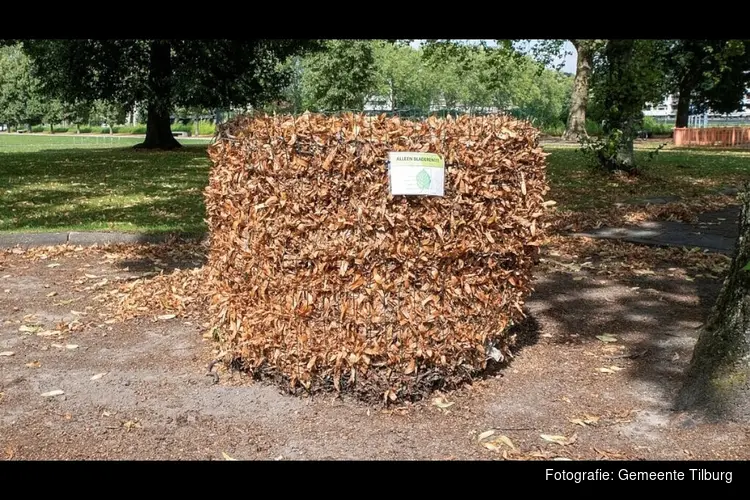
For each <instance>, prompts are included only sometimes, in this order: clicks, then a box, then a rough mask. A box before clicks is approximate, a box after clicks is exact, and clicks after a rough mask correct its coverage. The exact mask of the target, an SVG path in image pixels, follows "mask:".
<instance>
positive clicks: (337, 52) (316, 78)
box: [304, 40, 376, 111]
mask: <svg viewBox="0 0 750 500" xmlns="http://www.w3.org/2000/svg"><path fill="white" fill-rule="evenodd" d="M373 46H374V42H373V41H371V40H327V41H325V42H324V43H323V49H322V50H320V51H318V52H316V53H315V54H312V55H311V56H309V57H308V58H307V61H306V64H305V73H304V86H305V90H306V92H307V94H308V96H309V97H308V99H309V102H311V103H314V105H315V107H316V108H317V109H321V110H325V111H344V110H354V111H362V110H363V109H364V106H365V102H366V101H367V99H368V97H370V96H371V95H372V94H373V92H374V91H375V86H376V72H375V55H374V48H373Z"/></svg>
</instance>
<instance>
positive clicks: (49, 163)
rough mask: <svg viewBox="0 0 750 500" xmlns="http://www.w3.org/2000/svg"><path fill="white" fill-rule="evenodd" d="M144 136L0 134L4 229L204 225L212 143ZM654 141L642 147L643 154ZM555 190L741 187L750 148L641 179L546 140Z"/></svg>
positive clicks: (573, 196) (615, 193) (670, 165)
mask: <svg viewBox="0 0 750 500" xmlns="http://www.w3.org/2000/svg"><path fill="white" fill-rule="evenodd" d="M141 141H142V139H141V138H130V137H116V136H115V137H77V136H38V135H35V136H24V135H14V134H0V232H8V231H61V230H118V231H151V232H163V231H184V232H196V231H203V230H204V229H205V224H204V221H203V218H204V208H203V195H202V190H203V188H204V186H205V185H206V183H207V179H208V167H209V161H208V157H207V155H206V151H205V148H206V144H207V143H208V142H209V141H208V140H186V141H183V144H184V145H186V147H185V148H183V149H182V150H180V151H176V152H150V151H136V150H134V149H132V148H131V146H132V145H134V144H136V143H138V142H141ZM654 147H655V145H652V144H648V146H643V145H639V149H638V152H637V155H638V157H639V159H641V160H646V157H647V155H648V151H649V150H652V149H653V148H654ZM545 149H546V150H547V151H548V152H549V153H550V156H549V157H548V161H549V179H550V184H551V186H552V190H551V192H550V193H549V195H548V197H549V198H550V199H553V200H555V201H557V202H558V206H559V208H561V209H568V210H580V211H585V210H588V209H592V208H602V207H606V206H608V205H609V206H611V205H612V204H614V203H616V202H624V201H627V200H632V199H634V198H642V197H652V196H667V195H678V196H680V197H683V198H691V197H695V196H700V195H704V194H710V193H713V192H716V191H717V190H719V189H721V188H722V187H728V186H732V187H738V186H739V185H740V183H741V181H743V180H746V179H748V177H749V176H748V173H750V151H747V150H746V151H737V150H734V151H726V150H724V151H716V150H686V149H675V148H666V149H663V150H662V151H660V152H659V154H658V155H657V156H656V157H655V158H654V159H653V160H651V161H650V162H648V163H647V164H646V166H645V168H644V172H643V174H642V175H641V176H639V177H637V178H614V177H611V176H607V175H604V174H600V173H598V172H596V171H594V170H593V169H591V168H590V167H589V166H588V164H587V159H586V158H585V157H584V156H583V155H582V154H581V153H579V152H578V151H577V149H576V148H574V147H565V146H562V145H554V144H551V145H547V146H545Z"/></svg>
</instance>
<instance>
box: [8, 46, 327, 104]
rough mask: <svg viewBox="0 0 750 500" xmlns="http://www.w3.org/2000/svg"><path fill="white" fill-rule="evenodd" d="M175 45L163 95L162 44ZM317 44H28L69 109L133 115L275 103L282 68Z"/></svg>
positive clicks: (50, 87) (38, 68) (39, 72)
mask: <svg viewBox="0 0 750 500" xmlns="http://www.w3.org/2000/svg"><path fill="white" fill-rule="evenodd" d="M165 43H167V44H169V48H170V53H171V58H170V61H169V66H170V68H171V77H170V81H169V86H168V87H165V88H164V91H168V89H169V88H170V87H171V92H170V95H168V96H165V95H158V96H157V95H155V94H154V89H153V88H152V87H153V86H152V85H151V84H150V83H149V73H150V71H151V70H152V69H154V66H153V64H158V62H157V61H155V60H154V59H153V58H152V55H153V49H154V45H155V44H165ZM316 45H317V42H316V41H314V40H285V39H274V40H262V39H253V40H25V41H24V42H23V47H24V50H25V51H26V52H27V53H28V54H30V55H31V56H32V57H33V59H34V66H33V68H34V73H35V75H36V76H37V77H39V78H40V79H41V80H42V82H43V88H44V90H45V91H46V92H47V93H48V94H49V95H50V96H54V97H59V98H60V99H62V100H63V101H65V102H77V101H79V100H88V99H92V98H95V99H101V100H104V101H108V102H115V103H118V104H120V105H123V106H126V107H129V106H132V105H133V104H135V103H139V104H141V103H142V104H148V103H155V102H157V101H158V102H161V101H164V99H167V100H168V101H171V102H172V103H173V104H175V105H180V106H188V107H191V106H199V107H204V108H229V107H232V106H235V105H246V104H252V105H255V104H259V103H262V102H266V101H268V100H271V99H273V98H275V97H276V96H277V95H278V92H279V91H280V89H281V88H283V85H285V84H286V83H287V79H288V74H287V73H286V72H285V71H282V68H281V64H280V63H281V62H282V61H283V60H284V59H285V58H286V57H288V56H290V55H293V54H295V53H298V52H300V51H302V50H305V49H309V48H314V47H315V46H316Z"/></svg>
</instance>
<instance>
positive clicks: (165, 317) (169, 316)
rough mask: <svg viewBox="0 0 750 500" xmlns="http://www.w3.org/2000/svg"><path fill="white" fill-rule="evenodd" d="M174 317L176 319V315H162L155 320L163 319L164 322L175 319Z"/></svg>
mask: <svg viewBox="0 0 750 500" xmlns="http://www.w3.org/2000/svg"><path fill="white" fill-rule="evenodd" d="M176 317H177V315H176V314H162V315H161V316H157V317H156V318H157V319H164V320H166V319H172V318H176Z"/></svg>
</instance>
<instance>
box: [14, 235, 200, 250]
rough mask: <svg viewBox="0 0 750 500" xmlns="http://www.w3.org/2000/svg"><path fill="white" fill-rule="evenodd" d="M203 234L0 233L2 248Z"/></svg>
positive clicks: (150, 240)
mask: <svg viewBox="0 0 750 500" xmlns="http://www.w3.org/2000/svg"><path fill="white" fill-rule="evenodd" d="M204 237H205V235H203V234H193V233H118V232H105V231H85V232H78V231H70V232H59V233H0V248H11V247H15V246H21V247H39V246H52V245H65V244H66V243H69V244H71V245H97V244H99V245H105V244H108V243H160V242H163V241H168V240H170V239H173V238H175V239H181V240H197V239H202V238H204Z"/></svg>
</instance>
